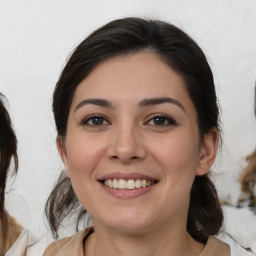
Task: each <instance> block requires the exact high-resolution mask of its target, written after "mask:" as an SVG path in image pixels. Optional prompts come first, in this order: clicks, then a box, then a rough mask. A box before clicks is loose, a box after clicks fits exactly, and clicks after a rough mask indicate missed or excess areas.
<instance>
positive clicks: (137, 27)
mask: <svg viewBox="0 0 256 256" xmlns="http://www.w3.org/2000/svg"><path fill="white" fill-rule="evenodd" d="M145 50H148V51H151V52H154V53H155V54H157V55H158V56H160V57H162V59H163V60H164V61H165V62H166V63H167V64H168V65H170V66H171V67H172V68H173V69H174V70H175V71H176V72H177V73H179V74H180V75H181V77H182V78H183V79H184V81H185V83H186V87H187V91H188V93H189V95H190V98H191V99H192V101H193V103H194V105H195V108H196V111H197V121H198V127H199V133H200V139H201V141H202V139H203V136H204V135H205V134H206V133H207V132H209V131H210V129H212V128H213V127H216V128H217V130H218V132H219V134H220V128H219V109H218V104H217V98H216V92H215V86H214V80H213V75H212V72H211V69H210V67H209V64H208V62H207V60H206V57H205V55H204V53H203V52H202V50H201V49H200V47H199V46H198V45H197V43H196V42H195V41H194V40H193V39H191V38H190V37H189V36H188V35H187V34H186V33H184V32H183V31H182V30H181V29H179V28H177V27H176V26H174V25H171V24H169V23H166V22H163V21H159V20H146V19H141V18H124V19H119V20H114V21H112V22H110V23H108V24H106V25H104V26H102V27H100V28H99V29H98V30H96V31H95V32H93V33H92V34H91V35H90V36H88V37H87V38H86V39H85V40H84V41H82V42H81V43H80V44H79V45H78V47H77V48H76V49H75V51H74V52H73V54H72V55H71V57H70V58H69V60H68V62H67V64H66V66H65V68H64V69H63V71H62V73H61V76H60V78H59V80H58V82H57V84H56V87H55V91H54V94H53V113H54V118H55V123H56V127H57V132H58V136H60V138H62V139H65V135H66V132H67V120H68V114H69V110H70V105H71V102H72V100H73V95H74V93H75V90H76V88H77V86H78V84H79V83H80V82H81V81H82V80H83V79H84V78H85V77H86V76H87V75H88V74H89V73H90V72H91V71H92V70H93V69H94V68H95V67H96V66H97V65H99V64H100V63H101V62H102V61H104V60H106V59H108V58H111V57H113V56H118V55H127V54H133V53H137V52H141V51H145ZM74 208H80V213H79V214H78V218H77V223H79V220H80V219H81V217H82V216H83V214H84V213H85V212H86V210H85V209H83V207H82V206H81V205H80V204H79V202H78V200H77V198H76V195H75V193H74V191H73V189H72V186H71V183H70V180H69V179H68V178H67V177H66V175H65V174H64V173H62V174H61V176H60V177H59V180H58V182H57V184H56V186H55V188H54V189H53V191H52V193H51V194H50V196H49V198H48V201H47V203H46V207H45V212H46V216H47V218H48V221H49V223H50V227H51V230H52V232H53V235H54V237H56V238H57V237H58V228H59V226H60V224H61V223H62V221H63V219H64V218H65V217H66V216H68V215H69V214H70V213H71V212H72V210H73V209H74ZM222 221H223V213H222V209H221V207H220V204H219V201H218V197H217V192H216V189H215V187H214V185H213V183H212V182H211V180H210V179H209V178H208V176H207V175H204V176H196V177H195V181H194V183H193V186H192V190H191V199H190V206H189V213H188V221H187V231H188V232H189V233H190V235H191V236H192V237H193V238H194V239H196V240H197V241H200V242H205V241H206V240H207V237H208V236H209V235H215V234H217V233H218V231H219V229H220V227H221V226H222Z"/></svg>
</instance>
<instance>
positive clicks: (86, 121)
mask: <svg viewBox="0 0 256 256" xmlns="http://www.w3.org/2000/svg"><path fill="white" fill-rule="evenodd" d="M97 119H99V120H98V121H99V122H100V123H98V124H93V123H89V122H93V121H96V122H97ZM157 119H159V120H158V121H160V124H156V123H155V122H156V121H157ZM151 121H153V122H154V123H153V124H150V122H151ZM161 122H164V123H161ZM166 122H167V123H166ZM80 124H81V125H86V126H105V125H110V124H111V123H110V122H109V121H108V120H107V118H106V117H105V116H104V115H101V114H93V115H90V116H88V117H86V118H85V119H83V120H82V121H81V123H80ZM145 124H148V125H151V126H159V127H166V126H172V125H174V126H176V125H178V124H177V122H176V121H175V120H174V119H173V118H171V117H169V116H167V115H164V114H155V115H153V116H151V117H150V119H148V120H147V121H146V122H145Z"/></svg>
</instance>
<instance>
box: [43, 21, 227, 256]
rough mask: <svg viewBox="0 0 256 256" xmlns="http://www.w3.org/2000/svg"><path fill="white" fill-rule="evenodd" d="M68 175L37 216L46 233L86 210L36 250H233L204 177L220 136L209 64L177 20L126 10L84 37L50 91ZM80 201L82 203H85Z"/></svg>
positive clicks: (110, 252)
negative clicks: (75, 226) (69, 231)
mask: <svg viewBox="0 0 256 256" xmlns="http://www.w3.org/2000/svg"><path fill="white" fill-rule="evenodd" d="M53 112H54V117H55V122H56V127H57V132H58V137H57V147H58V150H59V153H60V155H61V158H62V161H63V163H64V165H65V168H66V173H65V174H62V175H61V176H60V178H59V180H58V183H57V185H56V186H55V188H54V190H53V192H52V193H51V195H50V197H49V199H48V202H47V205H46V214H47V217H48V220H49V223H50V226H51V229H52V232H53V235H54V236H55V238H57V237H58V229H59V226H60V224H61V223H62V221H63V219H64V218H65V217H67V216H69V214H71V213H72V212H73V211H74V209H77V208H79V207H80V204H79V202H80V203H81V205H82V207H81V208H80V213H79V214H78V218H77V223H79V220H80V219H81V218H82V216H83V214H84V213H85V212H88V213H89V214H90V216H91V217H92V220H93V228H92V227H91V228H88V229H85V230H83V231H80V232H79V233H77V234H75V235H74V236H73V237H70V238H64V239H62V240H60V241H57V242H54V243H53V244H51V245H50V246H49V247H48V248H47V249H46V251H45V253H44V255H45V256H48V255H62V256H63V255H79V256H80V255H81V256H82V255H93V256H98V255H161V256H165V255H192V256H193V255H201V256H204V255H230V248H229V246H228V245H227V244H225V243H224V242H221V241H219V240H218V239H217V238H215V237H214V235H216V234H218V232H219V230H220V228H221V226H222V221H223V214H222V210H221V207H220V204H219V201H218V197H217V193H216V190H215V187H214V185H213V184H212V182H211V181H210V179H209V178H208V172H209V169H210V167H211V166H212V164H213V162H214V160H215V156H216V148H217V144H218V138H219V137H220V128H219V110H218V105H217V99H216V94H215V87H214V81H213V76H212V72H211V69H210V67H209V65H208V63H207V60H206V58H205V55H204V54H203V52H202V50H201V49H200V48H199V46H198V45H197V44H196V43H195V42H194V41H193V40H192V39H191V38H190V37H189V36H188V35H187V34H185V33H184V32H183V31H181V30H180V29H178V28H177V27H175V26H173V25H170V24H168V23H165V22H161V21H153V20H144V19H140V18H125V19H120V20H115V21H112V22H110V23H108V24H106V25H105V26H103V27H101V28H99V29H98V30H96V31H95V32H94V33H92V34H91V35H90V36H89V37H88V38H86V39H85V40H84V41H83V42H82V43H81V44H80V45H79V46H78V47H77V48H76V50H75V51H74V53H73V54H72V55H71V57H70V59H69V61H68V62H67V64H66V66H65V68H64V70H63V72H62V74H61V76H60V78H59V81H58V82H57V85H56V88H55V91H54V96H53ZM85 209H86V210H85Z"/></svg>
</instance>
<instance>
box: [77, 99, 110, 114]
mask: <svg viewBox="0 0 256 256" xmlns="http://www.w3.org/2000/svg"><path fill="white" fill-rule="evenodd" d="M87 104H93V105H97V106H100V107H108V108H113V105H112V104H111V102H109V101H108V100H104V99H86V100H82V101H81V102H80V103H79V104H78V105H77V106H76V107H75V110H74V112H76V111H77V110H78V109H79V108H81V107H83V106H84V105H87Z"/></svg>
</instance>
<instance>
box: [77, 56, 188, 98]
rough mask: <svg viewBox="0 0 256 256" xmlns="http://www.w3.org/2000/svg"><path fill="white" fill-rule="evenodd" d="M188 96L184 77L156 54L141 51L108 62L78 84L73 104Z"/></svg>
mask: <svg viewBox="0 0 256 256" xmlns="http://www.w3.org/2000/svg"><path fill="white" fill-rule="evenodd" d="M166 93H169V94H171V96H173V97H181V95H182V96H183V97H185V96H186V97H189V95H188V93H187V89H186V85H185V83H184V81H183V78H182V77H181V76H180V75H179V74H178V73H176V72H175V71H174V70H173V69H172V68H171V67H170V66H169V65H167V64H166V62H165V61H163V59H162V58H161V57H160V56H158V55H156V54H155V53H149V52H140V53H136V54H131V55H126V56H117V57H112V58H110V59H107V60H105V61H103V62H102V63H100V64H99V65H98V66H96V67H95V68H94V69H93V70H92V72H91V73H90V74H89V75H88V76H87V77H86V78H85V79H84V80H83V81H82V82H81V83H80V84H79V85H78V87H77V89H76V91H75V95H74V99H73V101H76V100H79V99H81V98H82V97H85V96H86V97H87V96H88V97H91V96H93V97H106V96H108V95H111V97H114V96H119V97H121V96H122V97H125V96H126V97H131V96H132V97H136V96H138V95H140V94H146V95H145V96H147V97H163V96H166Z"/></svg>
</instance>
